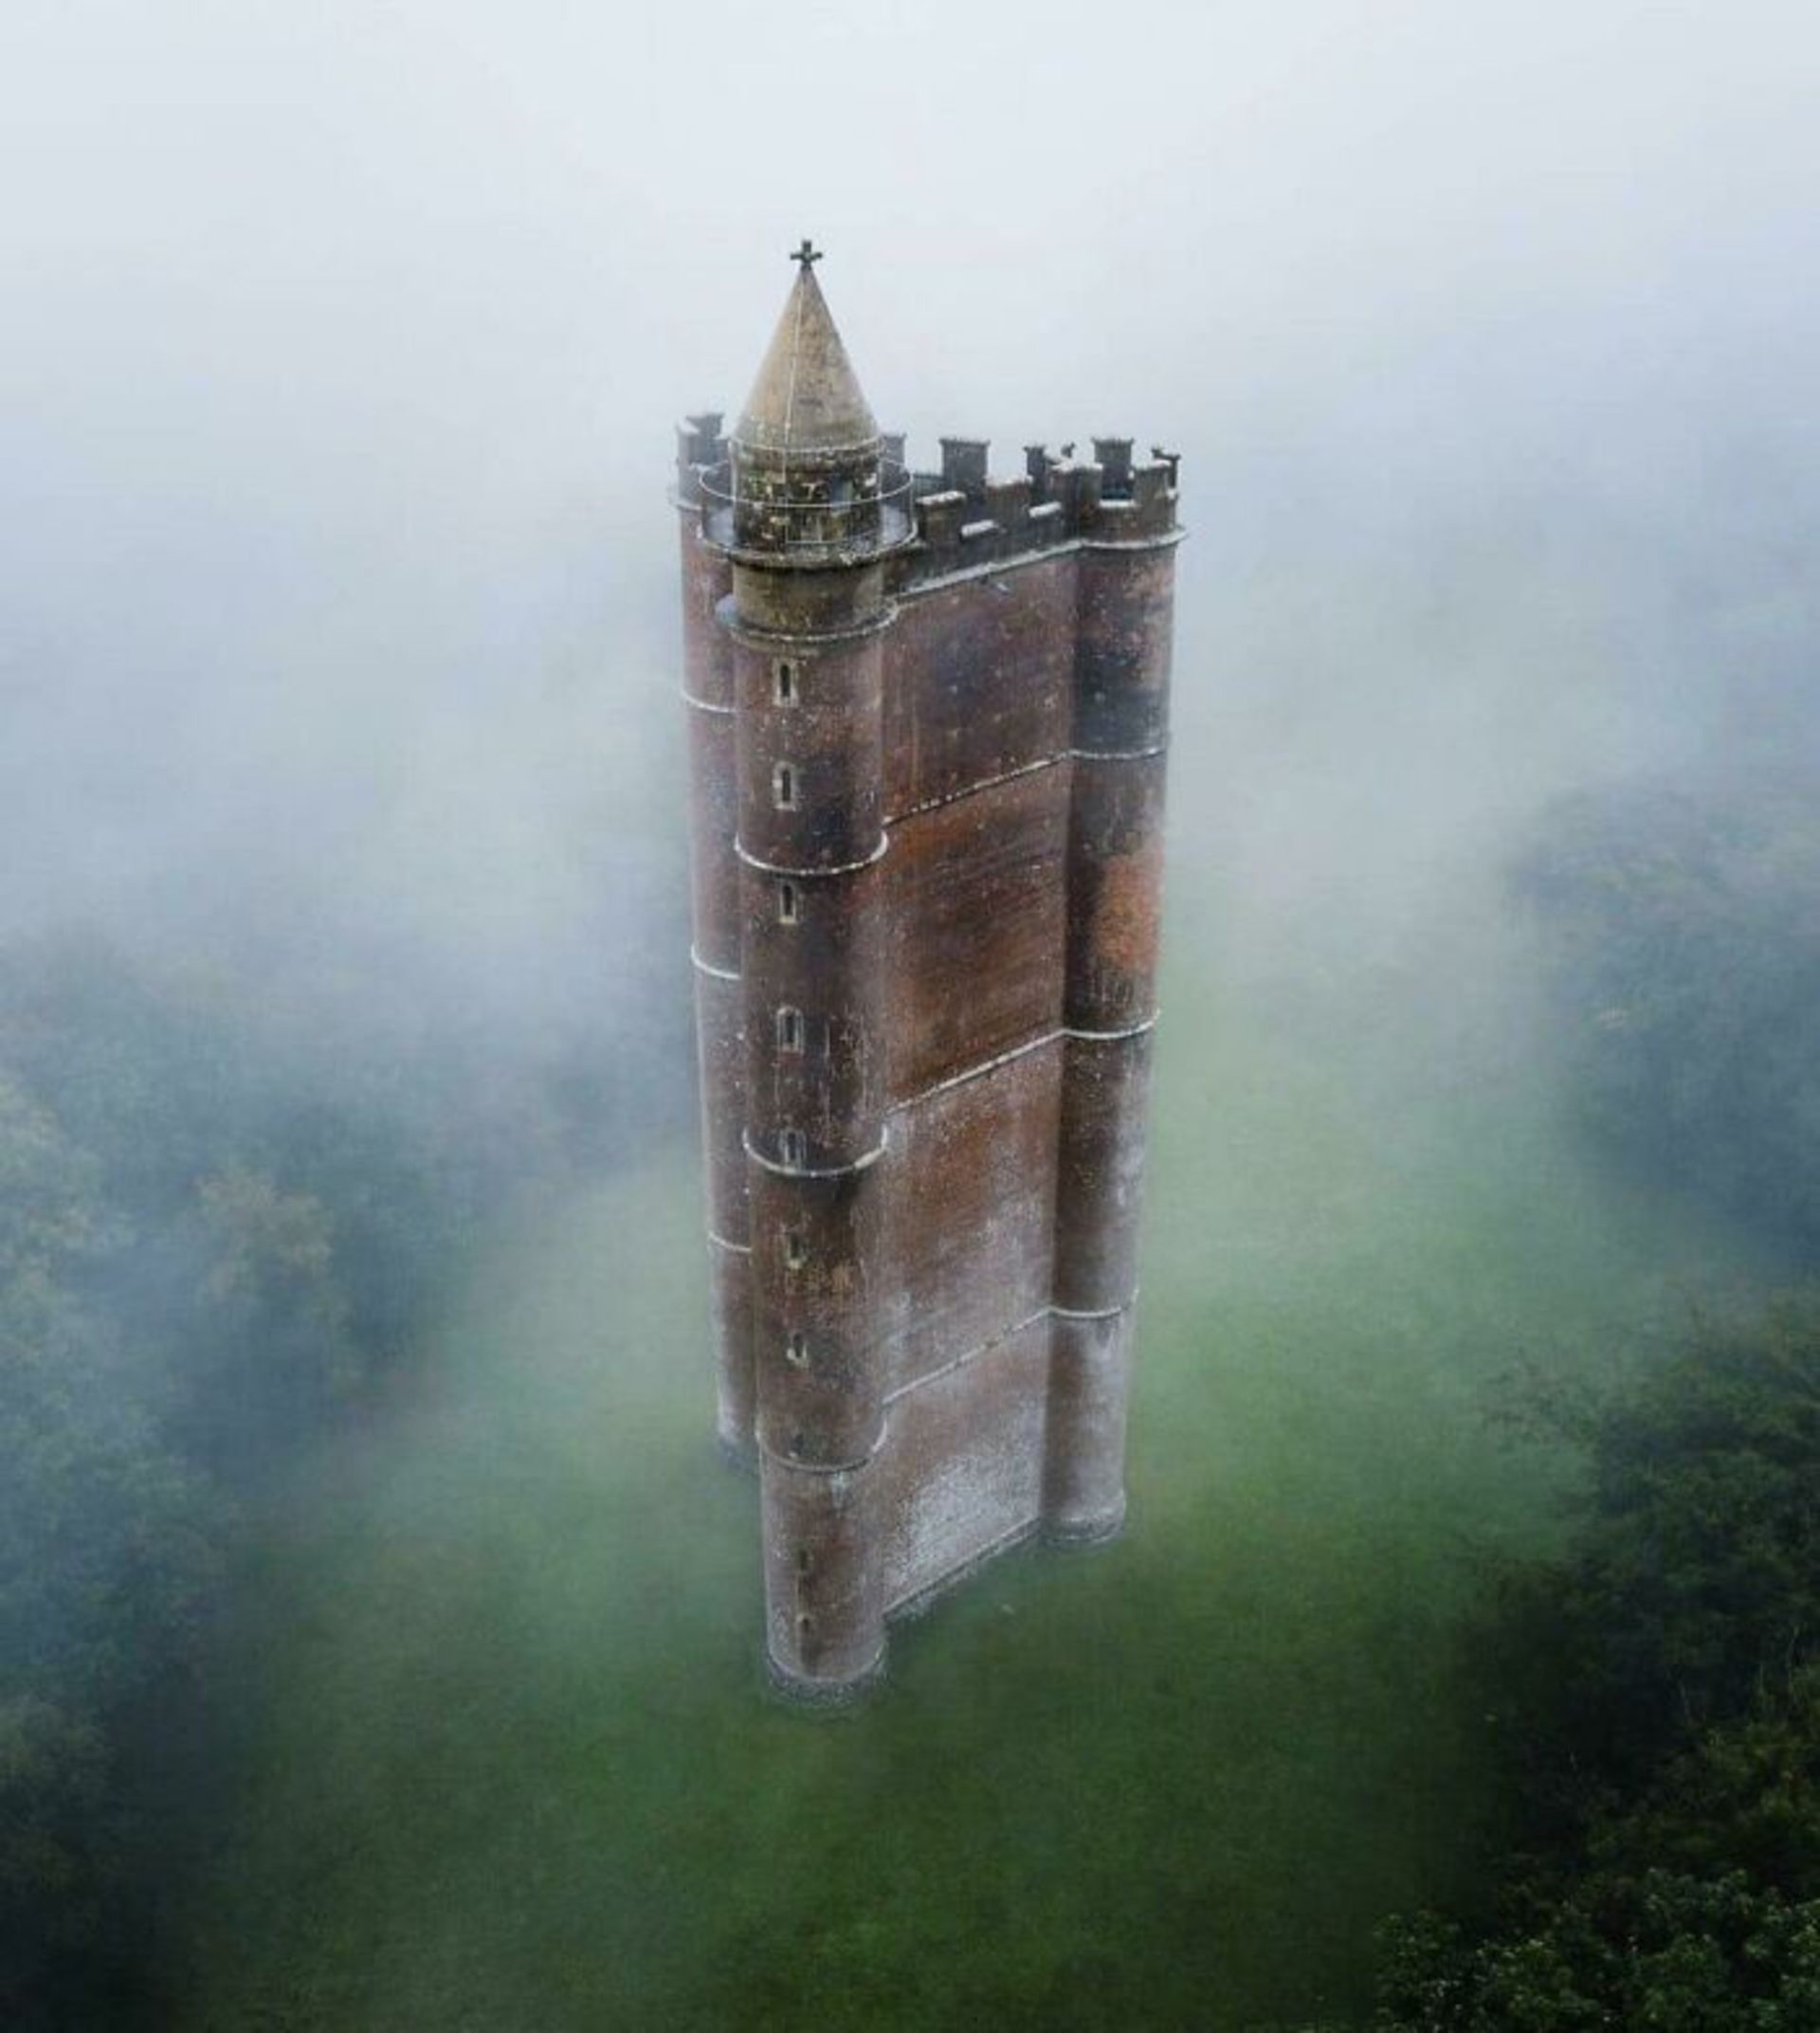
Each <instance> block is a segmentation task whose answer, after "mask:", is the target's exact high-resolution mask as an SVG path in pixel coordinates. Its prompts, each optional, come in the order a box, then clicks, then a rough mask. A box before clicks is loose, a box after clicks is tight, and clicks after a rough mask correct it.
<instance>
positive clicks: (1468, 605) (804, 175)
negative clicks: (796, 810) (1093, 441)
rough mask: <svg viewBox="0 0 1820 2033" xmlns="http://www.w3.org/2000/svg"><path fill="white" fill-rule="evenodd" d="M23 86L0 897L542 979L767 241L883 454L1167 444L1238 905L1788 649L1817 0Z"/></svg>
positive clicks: (92, 73)
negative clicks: (401, 943)
mask: <svg viewBox="0 0 1820 2033" xmlns="http://www.w3.org/2000/svg"><path fill="white" fill-rule="evenodd" d="M4 54H5V62H4V64H0V234H3V244H4V245H5V246H6V248H7V270H8V279H9V288H8V291H7V298H8V302H7V310H6V316H5V318H4V320H0V401H3V402H4V433H5V443H4V446H0V456H3V459H4V466H3V469H0V538H3V539H4V546H3V551H0V598H3V599H4V603H5V613H6V620H5V645H4V663H0V686H4V691H3V692H0V713H4V716H5V725H6V735H5V747H4V753H0V848H4V849H5V852H6V856H7V860H8V862H9V871H8V875H7V877H6V880H5V887H4V890H3V891H0V925H11V924H16V923H19V922H22V921H29V920H30V919H32V918H33V917H43V916H45V914H46V913H54V912H56V911H63V910H78V911H87V912H91V913H95V912H100V913H103V914H105V913H106V912H108V911H116V910H119V909H122V908H129V909H130V910H131V911H134V912H137V913H140V914H142V915H146V914H149V916H150V917H151V919H152V920H153V921H162V914H168V913H171V912H173V911H178V912H179V914H180V908H181V906H180V899H182V898H184V897H188V898H189V899H191V911H192V915H194V916H197V917H207V916H208V915H209V913H210V912H221V911H225V910H228V908H229V907H230V903H231V901H232V899H239V901H240V902H242V903H244V902H245V901H246V899H248V898H251V899H255V903H256V905H257V903H258V902H259V900H261V899H264V902H266V903H269V904H270V905H271V906H272V907H273V908H278V907H280V905H281V903H282V907H283V908H286V909H288V908H291V902H290V900H289V899H292V898H293V896H294V894H300V893H303V892H311V891H312V885H313V886H314V887H313V893H314V894H315V895H316V897H317V899H318V904H319V907H320V908H321V909H323V910H326V911H327V912H328V915H329V921H331V922H338V921H339V918H338V916H337V914H344V913H347V912H349V911H351V910H352V908H353V907H352V905H351V904H350V903H349V899H350V898H351V897H353V896H354V895H355V894H356V893H357V894H358V895H359V896H360V897H361V898H362V899H363V902H362V905H361V909H362V911H364V912H366V913H368V914H369V916H370V918H371V922H370V924H369V926H368V931H369V933H371V934H372V935H374V936H377V937H381V938H391V936H393V935H395V934H397V933H398V932H399V931H400V928H408V931H409V935H410V939H411V940H413V941H414V942H415V943H416V944H417V945H418V946H420V947H421V948H422V949H423V951H424V953H426V954H428V955H430V956H435V955H441V956H442V958H441V960H440V961H438V962H437V964H439V965H445V964H446V966H448V967H450V968H452V969H454V970H455V971H456V972H457V973H459V972H460V971H461V970H462V968H463V967H464V966H466V965H467V964H468V961H467V960H464V957H463V956H464V955H469V956H471V955H472V954H474V953H486V954H487V955H488V956H489V958H494V959H498V960H501V961H503V962H505V963H507V964H506V966H505V967H504V968H503V969H497V970H494V971H496V972H498V971H503V972H507V973H510V972H513V971H515V970H516V971H523V970H525V969H530V970H531V971H533V972H534V973H535V972H536V971H537V970H538V969H539V968H541V969H544V970H545V971H548V970H550V969H551V968H555V971H557V972H560V962H559V961H557V960H554V959H553V958H552V957H551V956H552V955H553V954H559V953H562V952H563V951H565V950H566V948H565V942H566V941H572V940H574V939H577V938H584V939H592V938H595V937H597V936H598V935H600V933H601V931H602V922H601V918H600V916H599V909H600V907H599V906H598V905H596V907H595V912H594V915H593V916H592V917H590V916H588V915H587V913H586V911H585V909H584V906H585V905H587V904H588V901H589V899H591V898H594V897H596V895H597V892H598V890H599V887H600V880H601V868H602V866H603V862H605V863H606V864H609V865H610V866H611V867H612V868H613V869H614V870H615V871H616V873H615V876H614V882H615V885H616V888H617V890H618V891H619V892H620V893H622V894H626V893H632V894H636V893H638V892H639V891H640V890H641V888H646V889H650V890H652V891H653V892H655V891H657V890H661V889H662V886H663V884H664V882H666V881H668V880H671V877H672V876H673V873H674V862H675V860H676V857H677V856H679V855H680V851H681V840H680V828H677V827H676V821H675V797H676V794H677V789H678V787H677V785H676V783H675V781H674V780H673V779H672V778H671V777H669V776H668V775H666V773H665V772H667V771H670V769H671V766H672V763H673V759H674V755H675V722H674V687H675V678H676V671H675V651H674V628H675V618H674V595H673V573H674V561H673V545H674V528H673V524H672V521H671V519H670V517H669V514H668V511H666V510H665V509H664V506H663V490H664V484H665V480H666V467H667V462H668V459H669V457H670V450H671V445H670V437H669V426H670V423H671V420H672V419H673V418H674V417H675V416H676V415H677V414H679V413H680V412H682V411H683V410H684V409H688V408H702V407H709V406H714V405H720V406H723V407H725V408H729V409H732V408H737V404H738V401H739V399H740V397H741V395H742V394H743V392H744V390H745V387H746V384H747V382H748V380H749V378H750V375H751V373H752V372H753V370H754V368H755V365H756V363H757V359H758V357H759V354H760V353H761V351H762V348H763V345H764V341H765V339H766V336H767V335H768V333H769V330H770V327H771V324H772V322H773V320H774V317H775V314H776V310H777V306H778V304H779V302H780V301H781V299H782V297H783V294H784V292H785V290H786V288H787V286H788V283H789V281H790V273H791V271H790V269H789V266H788V263H787V262H786V260H785V254H786V250H787V249H788V248H789V247H790V246H791V245H793V244H794V242H795V241H796V240H797V239H798V238H799V237H800V236H801V235H802V234H804V233H810V234H812V235H813V236H814V237H815V238H816V240H817V241H818V243H819V244H821V245H824V246H825V247H826V248H827V250H828V256H827V261H826V263H825V265H824V267H823V269H822V271H821V274H822V280H823V282H824V284H825V286H826V288H827V290H828V296H829V299H830V301H831V303H832V305H833V307H834V310H835V313H836V316H837V317H838V318H839V319H840V320H841V323H842V325H843V328H844V330H845V332H846V336H847V339H848V342H849V347H850V350H851V352H852V354H853V355H854V358H855V361H856V363H857V365H858V368H859V371H860V373H861V377H862V379H863V380H864V382H865V386H866V389H867V392H868V394H869V395H870V396H871V398H872V402H873V406H874V408H875V409H877V411H878V412H879V414H880V415H881V417H882V419H883V420H884V421H885V422H886V424H887V425H888V426H890V427H901V428H903V429H906V430H907V431H908V432H909V433H910V435H911V439H912V445H913V447H917V446H920V447H922V448H923V450H924V451H925V452H928V451H930V450H932V447H933V440H934V438H935V436H936V435H937V433H938V432H940V431H943V430H964V431H970V432H976V433H979V434H989V435H992V437H993V438H994V439H995V441H996V442H997V443H999V444H1000V445H1002V446H1003V448H1004V458H1005V463H1008V464H1010V465H1013V466H1014V465H1015V464H1016V463H1018V453H1017V447H1018V445H1020V444H1021V443H1022V442H1023V441H1024V440H1025V439H1027V438H1035V437H1046V438H1049V439H1051V440H1060V439H1063V438H1068V437H1079V438H1085V437H1086V436H1088V435H1090V434H1091V433H1092V432H1094V431H1096V430H1100V431H1114V430H1124V431H1129V432H1132V433H1134V434H1136V435H1137V437H1138V438H1139V439H1140V440H1141V441H1144V442H1149V441H1151V440H1153V439H1160V440H1163V441H1166V442H1168V443H1169V444H1171V445H1174V446H1176V447H1179V448H1180V449H1181V450H1182V451H1183V453H1184V454H1185V458H1186V463H1185V468H1184V483H1185V488H1186V494H1185V503H1184V507H1185V519H1186V520H1187V521H1188V522H1189V523H1190V524H1191V526H1192V528H1193V530H1194V532H1195V535H1194V538H1193V541H1192V543H1191V545H1190V546H1189V548H1188V550H1187V551H1186V552H1185V553H1184V554H1183V572H1184V578H1183V587H1182V595H1181V602H1182V625H1183V633H1182V644H1183V658H1182V663H1181V666H1180V668H1179V669H1178V683H1179V686H1180V696H1181V699H1182V717H1181V726H1182V730H1183V739H1184V749H1183V754H1182V758H1178V767H1177V771H1176V779H1175V793H1174V794H1175V800H1176V814H1177V819H1176V823H1177V826H1178V827H1187V828H1190V830H1189V831H1186V832H1184V833H1183V834H1182V838H1183V839H1184V840H1186V841H1188V842H1189V843H1190V845H1189V847H1188V848H1185V849H1184V850H1183V851H1184V852H1187V853H1192V847H1193V843H1194V841H1195V840H1196V839H1200V840H1202V842H1203V844H1206V846H1207V852H1208V856H1209V860H1210V862H1211V861H1212V860H1213V859H1214V856H1215V852H1216V850H1217V855H1218V858H1219V859H1220V861H1221V862H1222V864H1223V865H1224V866H1225V867H1226V868H1227V869H1228V873H1229V871H1230V870H1232V869H1237V870H1239V871H1241V872H1242V873H1244V874H1245V875H1246V876H1247V880H1255V881H1256V882H1258V883H1264V882H1265V880H1266V876H1271V877H1274V876H1277V875H1282V874H1283V872H1284V871H1288V873H1287V875H1286V877H1285V880H1286V881H1287V885H1288V890H1289V892H1290V893H1291V894H1292V895H1293V894H1296V893H1298V892H1299V890H1301V889H1308V890H1313V889H1318V888H1320V887H1321V886H1323V885H1326V886H1329V887H1331V885H1332V884H1333V883H1334V882H1335V881H1342V882H1343V881H1344V880H1349V879H1350V880H1364V878H1362V877H1359V876H1357V875H1356V874H1355V875H1354V876H1352V877H1351V878H1349V877H1348V876H1347V873H1346V871H1347V870H1356V869H1357V868H1358V867H1360V866H1361V865H1363V866H1365V867H1367V869H1368V870H1369V869H1370V862H1371V858H1370V856H1369V854H1368V855H1367V856H1366V857H1365V860H1364V862H1363V863H1361V862H1360V858H1359V856H1358V855H1357V854H1356V853H1355V852H1354V851H1352V849H1353V847H1354V846H1355V845H1356V843H1357V841H1359V840H1361V839H1363V838H1365V837H1367V836H1369V837H1371V838H1380V837H1381V838H1383V839H1386V840H1393V841H1395V842H1398V843H1400V845H1398V846H1397V848H1396V849H1395V853H1396V854H1397V855H1400V856H1401V857H1402V862H1400V863H1398V865H1399V866H1401V865H1403V864H1404V863H1407V864H1409V865H1413V863H1414V862H1415V861H1417V860H1419V859H1420V858H1421V857H1422V856H1425V855H1426V856H1429V857H1432V856H1433V855H1434V854H1436V853H1438V852H1444V851H1445V850H1446V848H1447V843H1448V842H1449V841H1450V840H1452V839H1454V838H1456V837H1459V838H1463V839H1464V838H1465V837H1467V836H1468V835H1470V834H1471V830H1472V826H1473V824H1474V823H1475V815H1479V814H1483V812H1484V811H1486V810H1488V809H1491V810H1501V809H1502V808H1504V807H1505V806H1507V805H1510V804H1512V803H1513V801H1514V802H1521V801H1523V800H1530V801H1532V802H1533V801H1534V800H1535V799H1537V798H1539V797H1541V796H1542V795H1544V794H1545V793H1546V792H1547V791H1548V790H1550V789H1551V788H1554V787H1557V786H1558V785H1559V784H1560V783H1561V782H1564V781H1569V780H1572V778H1573V777H1574V774H1575V772H1576V771H1579V770H1581V769H1582V768H1583V769H1584V770H1585V771H1587V772H1588V773H1590V774H1595V775H1596V774H1598V773H1600V772H1601V771H1605V772H1609V771H1611V770H1613V769H1622V768H1624V767H1627V766H1634V767H1644V766H1646V765H1647V764H1649V763H1651V762H1652V761H1653V760H1655V759H1658V758H1672V757H1673V756H1674V755H1675V754H1677V753H1683V752H1684V751H1685V750H1686V749H1687V748H1688V747H1689V746H1690V745H1698V744H1699V743H1700V742H1701V741H1703V740H1707V739H1710V738H1713V737H1714V735H1715V732H1716V730H1719V729H1720V728H1721V727H1722V726H1723V725H1725V724H1727V723H1728V717H1736V710H1737V701H1736V697H1734V692H1736V691H1737V687H1741V688H1742V692H1739V693H1738V696H1742V694H1743V693H1748V692H1750V690H1751V687H1752V684H1753V683H1754V682H1755V681H1756V675H1760V669H1765V668H1770V667H1772V666H1773V667H1774V671H1775V672H1778V673H1781V674H1783V675H1784V676H1786V673H1787V672H1788V670H1790V669H1792V668H1793V669H1799V670H1802V671H1805V670H1806V669H1809V668H1811V654H1812V650H1813V648H1814V644H1815V635H1816V631H1815V627H1814V619H1813V608H1812V602H1811V596H1805V595H1804V593H1803V591H1802V587H1803V584H1804V582H1805V580H1806V578H1807V577H1808V576H1809V567H1808V560H1809V557H1810V556H1811V535H1812V513H1813V509H1814V505H1815V500H1816V496H1820V487H1816V484H1815V481H1814V478H1813V476H1814V473H1815V452H1816V448H1817V440H1820V430H1817V429H1816V413H1817V410H1816V397H1817V395H1820V371H1817V370H1816V365H1815V363H1816V360H1820V346H1817V345H1816V341H1817V340H1820V329H1817V328H1820V312H1817V308H1816V292H1815V280H1816V273H1815V271H1816V263H1815V255H1814V231H1813V218H1812V214H1813V206H1814V193H1815V191H1816V190H1820V120H1816V118H1815V114H1816V108H1820V17H1817V16H1816V15H1815V14H1814V12H1813V10H1812V9H1811V8H1810V7H1805V6H1793V5H1791V6H1786V7H1770V6H1760V5H1750V4H1743V5H1736V6H1728V7H1724V8H1720V7H1717V6H1712V5H1702V6H1688V5H1683V6H1665V5H1657V6H1644V5H1619V4H1613V0H1581V4H1577V5H1564V4H1559V0H1546V4H1527V5H1522V6H1503V5H1465V4H1460V0H1454V4H1432V5H1421V6H1397V5H1375V6H1367V5H1340V4H1334V0H1329V4H1323V5H1295V4H1292V0H1273V4H1269V5H1247V6H1218V5H1191V4H1188V0H1182V4H1178V5H1157V4H1155V0H1149V4H1146V0H1126V4H1122V5H1118V6H1111V5H1101V6H1096V7H1092V8H1087V7H1083V6H1079V5H1075V4H1072V0H1031V4H1024V0H974V4H971V5H959V4H956V0H919V4H916V5H899V4H896V0H873V4H871V5H868V6H851V5H848V6H833V5H788V4H783V0H774V4H772V5H756V4H754V5H736V4H731V0H719V4H713V0H707V4H702V0H698V4H693V5H688V6H669V7H659V6H646V7H621V6H610V5H607V4H605V0H596V4H593V5H590V6H581V5H565V6H556V5H551V4H547V0H541V4H540V0H515V4H513V5H510V6H507V5H504V4H503V0H498V4H491V5H484V6H482V5H476V4H473V0H436V4H434V5H431V4H429V0H406V4H391V5H386V4H380V0H357V4H356V0H289V4H286V5H272V4H262V0H163V4H141V5H131V4H121V0H115V4H111V5H96V4H90V0H12V4H11V5H10V6H9V8H8V9H7V26H6V27H5V29H4ZM1728 661H1729V662H1730V663H1731V664H1732V665H1734V666H1735V668H1736V672H1737V674H1738V677H1737V686H1736V687H1734V691H1733V692H1728V691H1727V690H1726V686H1725V685H1724V684H1720V683H1718V682H1717V681H1716V679H1715V671H1716V668H1717V666H1718V665H1719V664H1720V663H1727V662H1728ZM1754 674H1755V675H1754ZM1727 682H1728V683H1729V682H1730V681H1727ZM1191 772H1192V773H1191ZM1203 804H1205V805H1207V806H1208V807H1210V808H1211V807H1215V806H1217V807H1218V808H1219V809H1220V811H1221V812H1223V813H1225V814H1227V815H1228V817H1227V819H1226V820H1225V821H1223V822H1222V824H1223V825H1224V826H1225V828H1226V829H1225V831H1223V832H1222V831H1220V830H1219V829H1218V827H1215V829H1214V831H1213V832H1210V833H1208V834H1206V835H1196V834H1194V833H1193V832H1192V825H1193V819H1192V812H1193V810H1194V809H1195V808H1198V807H1200V806H1201V805H1203ZM1411 815H1413V818H1412V816H1411ZM673 829H674V830H673ZM1462 829H1464V830H1462ZM1311 841H1312V842H1313V843H1314V845H1313V846H1312V847H1311V846H1309V845H1308V843H1309V842H1311ZM1386 865H1387V866H1388V865H1389V864H1386ZM1298 870H1299V871H1300V873H1298V872H1297V871H1298ZM1383 874H1384V869H1381V868H1380V869H1378V870H1376V871H1375V876H1382V875H1383ZM1374 879H1375V878H1374ZM1177 887H1178V888H1179V887H1180V882H1179V878H1178V879H1177ZM1192 887H1193V884H1192V882H1191V884H1190V890H1191V891H1192ZM1173 894H1174V893H1173ZM323 899H332V900H331V901H328V902H325V901H323ZM355 915H358V914H355ZM640 936H641V937H642V936H643V934H642V933H641V934H640ZM680 940H681V935H679V941H680ZM679 950H680V947H679Z"/></svg>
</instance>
